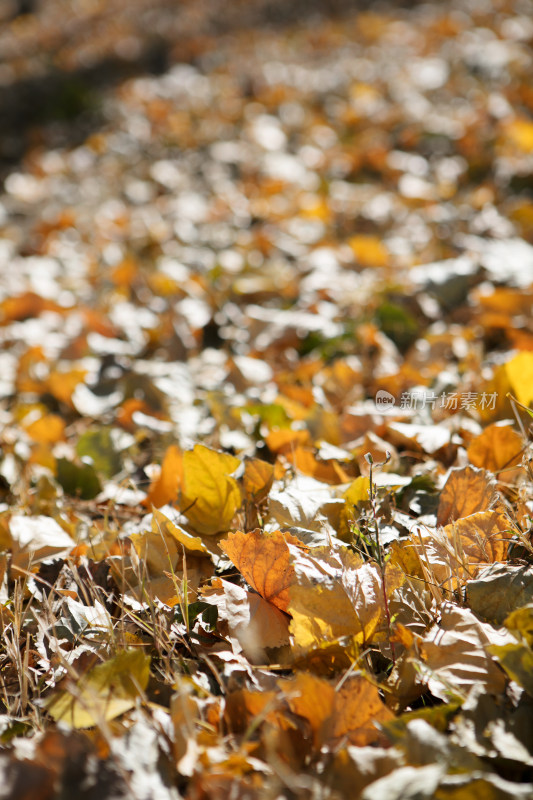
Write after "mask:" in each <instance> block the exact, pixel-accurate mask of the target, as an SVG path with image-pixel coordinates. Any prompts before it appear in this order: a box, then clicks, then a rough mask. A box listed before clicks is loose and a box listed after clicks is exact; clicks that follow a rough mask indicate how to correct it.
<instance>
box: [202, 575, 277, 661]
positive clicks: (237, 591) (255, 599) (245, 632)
mask: <svg viewBox="0 0 533 800" xmlns="http://www.w3.org/2000/svg"><path fill="white" fill-rule="evenodd" d="M202 599H203V600H204V601H205V602H206V603H209V604H210V605H215V606H216V607H217V609H218V619H219V620H224V621H225V622H227V625H228V629H229V635H230V637H231V639H232V640H233V641H232V645H234V647H233V649H234V652H240V650H242V651H243V653H244V655H245V656H246V658H247V659H248V660H249V661H250V662H251V663H252V664H266V663H268V661H269V659H268V655H267V653H266V649H268V648H277V647H282V646H283V645H286V644H288V643H289V618H288V617H287V616H286V615H285V614H283V613H282V612H281V611H279V610H278V609H277V608H276V607H275V606H274V605H272V604H271V603H269V602H267V600H265V599H264V598H263V597H261V595H259V594H255V593H252V592H247V591H246V589H243V588H242V587H240V586H235V584H233V583H229V582H228V581H225V580H222V579H220V578H215V579H213V580H212V581H211V585H210V586H208V587H206V588H204V589H203V591H202ZM235 644H237V645H238V646H237V647H235Z"/></svg>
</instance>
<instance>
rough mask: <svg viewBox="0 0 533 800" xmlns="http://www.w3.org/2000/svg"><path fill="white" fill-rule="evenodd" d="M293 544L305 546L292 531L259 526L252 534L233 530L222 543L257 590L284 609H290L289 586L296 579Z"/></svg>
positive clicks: (298, 546)
mask: <svg viewBox="0 0 533 800" xmlns="http://www.w3.org/2000/svg"><path fill="white" fill-rule="evenodd" d="M289 543H290V544H292V545H293V546H295V547H297V548H300V547H301V546H302V545H301V542H300V540H299V539H297V538H296V537H295V536H292V535H291V534H290V533H282V532H281V531H273V532H272V533H266V532H264V531H261V530H259V528H256V529H255V530H254V531H250V533H243V531H236V532H235V533H230V535H229V536H228V537H227V539H222V541H220V542H219V546H220V548H221V550H223V551H224V553H226V555H227V556H228V558H229V559H231V561H232V562H233V563H234V564H235V566H236V567H237V569H238V570H239V572H240V573H241V575H243V577H244V578H245V580H246V581H247V582H248V583H249V584H250V586H251V587H252V588H253V589H255V590H256V592H259V594H260V595H261V596H262V597H264V598H265V600H268V601H269V602H270V603H272V604H273V605H275V606H277V608H279V609H281V611H287V608H288V606H289V602H290V600H289V587H291V586H292V585H293V584H294V582H295V573H294V568H293V566H292V564H291V552H290V550H289V547H288V544H289Z"/></svg>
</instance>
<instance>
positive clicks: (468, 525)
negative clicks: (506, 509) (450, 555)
mask: <svg viewBox="0 0 533 800" xmlns="http://www.w3.org/2000/svg"><path fill="white" fill-rule="evenodd" d="M444 533H445V534H446V536H447V537H448V539H449V541H450V542H451V543H453V544H455V543H456V542H458V541H459V540H460V548H461V549H462V552H463V553H464V555H465V556H466V559H467V562H468V564H469V565H472V566H484V565H486V564H492V563H494V561H503V560H504V559H505V558H506V555H507V548H508V546H509V540H510V539H511V538H512V536H513V531H512V529H511V526H510V523H509V521H508V519H507V517H506V516H505V514H503V513H502V512H501V511H498V510H495V511H480V512H478V513H477V514H471V515H470V516H469V517H463V518H462V519H458V520H457V521H456V522H452V523H451V524H450V525H446V527H445V528H444Z"/></svg>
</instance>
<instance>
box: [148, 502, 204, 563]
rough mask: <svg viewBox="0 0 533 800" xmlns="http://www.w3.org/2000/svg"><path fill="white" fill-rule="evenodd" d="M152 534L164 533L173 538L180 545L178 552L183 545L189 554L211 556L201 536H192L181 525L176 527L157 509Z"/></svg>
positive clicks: (153, 516) (153, 518) (153, 519)
mask: <svg viewBox="0 0 533 800" xmlns="http://www.w3.org/2000/svg"><path fill="white" fill-rule="evenodd" d="M152 533H154V534H157V533H159V534H161V533H162V534H163V535H164V536H165V537H168V536H171V537H172V538H173V539H174V541H175V542H176V543H177V544H178V552H179V551H180V549H181V548H180V545H181V546H182V547H183V548H184V549H185V550H186V551H187V552H188V553H195V554H196V555H198V554H199V553H202V554H203V555H206V556H208V555H209V551H208V549H207V547H206V546H205V544H204V543H203V542H202V540H201V539H200V537H199V536H191V534H190V533H187V531H184V530H183V528H180V527H179V525H174V523H173V522H172V521H171V520H170V519H169V518H168V517H165V515H164V514H162V513H161V511H158V510H157V509H156V510H154V513H153V515H152Z"/></svg>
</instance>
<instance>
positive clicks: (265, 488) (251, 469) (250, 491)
mask: <svg viewBox="0 0 533 800" xmlns="http://www.w3.org/2000/svg"><path fill="white" fill-rule="evenodd" d="M273 480H274V467H273V466H272V464H269V463H268V461H262V460H261V459H260V458H247V459H246V460H245V462H244V475H243V477H242V484H243V486H244V492H245V494H246V498H247V499H248V500H251V501H252V502H254V503H260V502H261V501H262V500H264V499H265V497H266V496H267V495H268V493H269V491H270V489H271V487H272V482H273Z"/></svg>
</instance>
